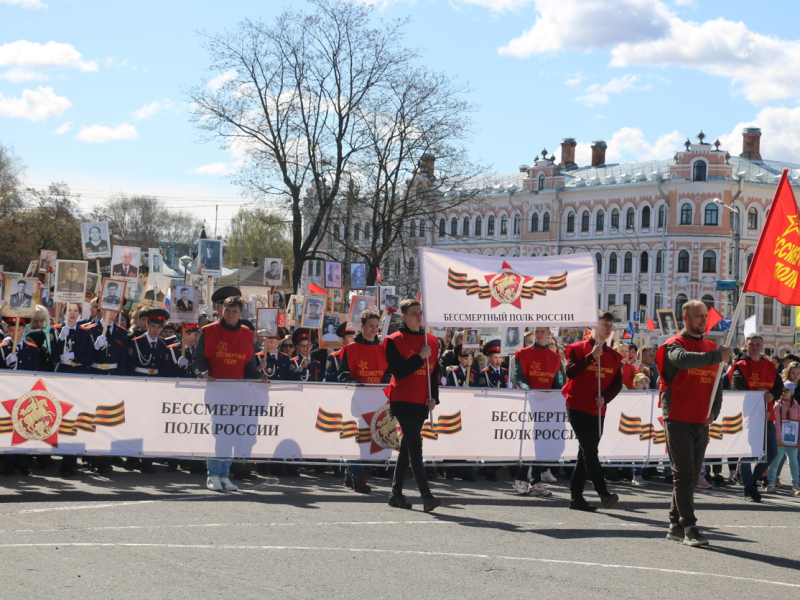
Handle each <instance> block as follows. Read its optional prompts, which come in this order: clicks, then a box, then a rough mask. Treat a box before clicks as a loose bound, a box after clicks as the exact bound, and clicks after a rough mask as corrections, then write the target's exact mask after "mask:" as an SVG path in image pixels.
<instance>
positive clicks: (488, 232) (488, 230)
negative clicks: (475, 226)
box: [486, 215, 494, 235]
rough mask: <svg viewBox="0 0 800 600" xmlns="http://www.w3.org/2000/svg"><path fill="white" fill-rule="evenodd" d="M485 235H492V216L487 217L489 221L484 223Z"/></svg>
mask: <svg viewBox="0 0 800 600" xmlns="http://www.w3.org/2000/svg"><path fill="white" fill-rule="evenodd" d="M486 235H494V215H489V221H488V222H487V223H486Z"/></svg>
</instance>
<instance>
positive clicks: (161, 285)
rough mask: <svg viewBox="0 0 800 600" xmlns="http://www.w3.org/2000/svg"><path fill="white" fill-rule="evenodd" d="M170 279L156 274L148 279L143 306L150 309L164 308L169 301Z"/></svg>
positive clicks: (142, 301)
mask: <svg viewBox="0 0 800 600" xmlns="http://www.w3.org/2000/svg"><path fill="white" fill-rule="evenodd" d="M169 287H170V286H169V284H168V279H167V278H166V277H162V276H161V275H158V274H154V275H150V276H149V277H148V278H147V285H146V286H145V288H144V296H143V297H142V300H141V302H140V303H141V304H142V305H143V306H146V307H148V308H162V307H163V306H164V302H165V301H166V299H167V290H169Z"/></svg>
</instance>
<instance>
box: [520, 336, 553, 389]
mask: <svg viewBox="0 0 800 600" xmlns="http://www.w3.org/2000/svg"><path fill="white" fill-rule="evenodd" d="M514 362H515V363H516V364H518V365H519V366H520V368H521V369H522V374H523V375H524V376H525V381H526V383H527V384H528V385H529V386H531V389H532V390H549V389H552V387H553V380H554V379H555V377H556V374H557V373H558V370H559V368H560V367H561V357H559V356H558V354H556V353H555V352H553V351H552V350H550V348H537V347H535V346H528V347H527V348H522V349H521V350H517V352H516V353H515V354H514Z"/></svg>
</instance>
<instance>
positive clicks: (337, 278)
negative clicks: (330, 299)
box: [325, 260, 342, 288]
mask: <svg viewBox="0 0 800 600" xmlns="http://www.w3.org/2000/svg"><path fill="white" fill-rule="evenodd" d="M325 287H327V288H340V287H342V263H340V262H334V261H327V260H326V261H325Z"/></svg>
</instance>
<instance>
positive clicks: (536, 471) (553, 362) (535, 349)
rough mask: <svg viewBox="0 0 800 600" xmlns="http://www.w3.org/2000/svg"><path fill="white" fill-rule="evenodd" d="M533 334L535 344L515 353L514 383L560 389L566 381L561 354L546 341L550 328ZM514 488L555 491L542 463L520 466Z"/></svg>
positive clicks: (539, 493) (529, 387) (548, 493)
mask: <svg viewBox="0 0 800 600" xmlns="http://www.w3.org/2000/svg"><path fill="white" fill-rule="evenodd" d="M533 336H534V341H533V345H531V346H528V347H527V348H522V349H521V350H517V352H516V354H514V375H513V378H514V384H515V385H516V386H517V387H518V388H519V389H521V390H560V389H561V387H562V385H563V382H562V381H561V357H560V356H559V355H558V353H556V352H553V351H552V350H551V349H550V346H549V345H548V343H547V338H548V337H550V328H549V327H537V328H535V329H534V330H533ZM529 468H530V471H531V478H530V483H529V482H528V469H529ZM551 477H552V475H551ZM551 481H554V479H552V480H551ZM514 490H515V491H516V492H517V493H518V494H527V493H529V492H530V493H532V494H533V495H534V496H541V497H543V498H546V497H548V496H552V495H553V492H551V491H550V490H548V489H547V486H545V485H544V484H543V483H542V467H541V466H540V465H536V464H534V465H530V466H528V465H522V464H521V465H520V466H519V468H518V469H517V474H516V476H515V477H514Z"/></svg>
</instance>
